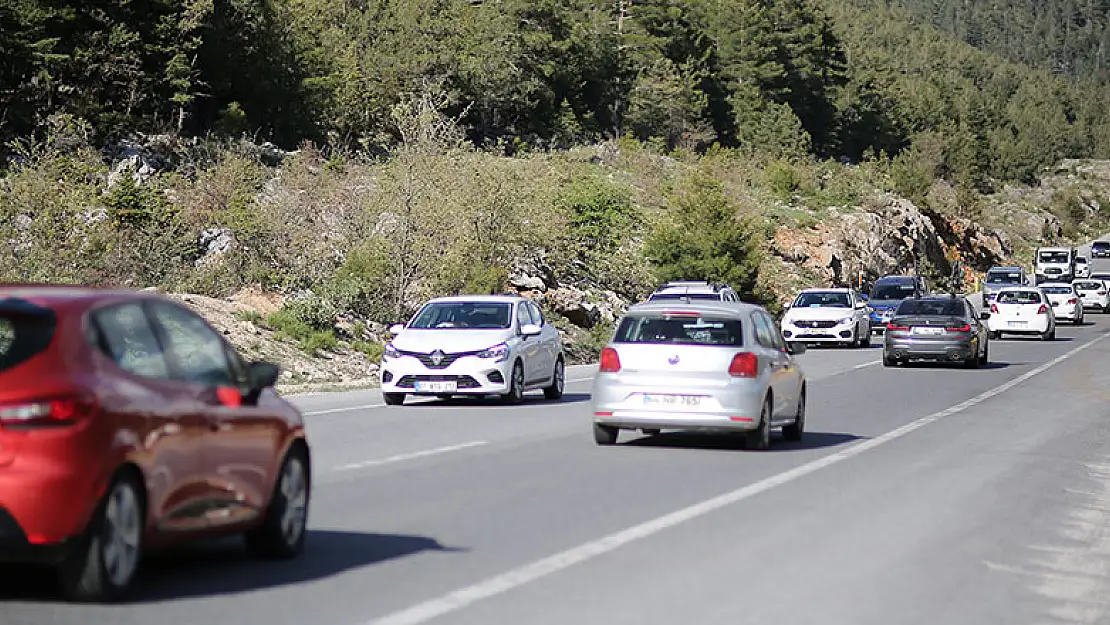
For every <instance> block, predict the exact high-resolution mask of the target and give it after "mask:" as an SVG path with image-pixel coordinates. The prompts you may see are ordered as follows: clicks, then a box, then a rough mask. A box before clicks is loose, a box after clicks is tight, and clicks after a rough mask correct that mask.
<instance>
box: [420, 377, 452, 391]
mask: <svg viewBox="0 0 1110 625" xmlns="http://www.w3.org/2000/svg"><path fill="white" fill-rule="evenodd" d="M457 390H459V383H458V382H456V381H455V380H450V381H447V382H417V383H416V392H417V393H454V392H455V391H457Z"/></svg>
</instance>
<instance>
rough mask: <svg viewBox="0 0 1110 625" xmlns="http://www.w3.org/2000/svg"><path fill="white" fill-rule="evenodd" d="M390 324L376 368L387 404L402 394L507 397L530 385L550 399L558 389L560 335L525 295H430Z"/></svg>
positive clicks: (515, 398) (562, 373)
mask: <svg viewBox="0 0 1110 625" xmlns="http://www.w3.org/2000/svg"><path fill="white" fill-rule="evenodd" d="M390 331H391V332H393V334H394V335H395V336H394V338H393V341H392V342H391V343H389V344H388V345H386V346H385V352H384V354H383V356H382V367H381V372H380V376H381V385H382V394H383V396H384V397H385V403H387V404H389V405H391V406H397V405H400V404H402V403H404V401H405V396H406V395H430V396H438V397H441V398H444V399H447V398H450V397H452V396H455V395H472V396H482V395H500V396H501V397H502V398H503V399H504V400H506V401H508V402H510V403H517V402H519V401H520V400H521V399H522V396H523V394H524V393H525V392H526V391H531V390H543V392H544V395H545V396H546V397H547V398H548V399H552V400H555V399H559V398H561V397H562V396H563V388H564V385H565V383H566V363H565V360H564V356H563V342H562V338H561V337H560V335H559V331H558V330H557V329H556V328H555V326H553V325H551V324H550V323H547V321H546V320H545V319H544V317H543V313H542V312H541V311H540V309H539V307H538V306H536V304H535V302H533V301H532V300H530V299H527V298H524V297H518V296H512V295H504V296H501V295H484V296H461V297H442V298H438V299H433V300H431V301H429V302H428V303H426V304H424V306H423V307H422V308H421V309H420V310H419V311H417V313H416V315H414V316H413V318H412V320H411V321H409V323H408V324H407V325H396V326H393V327H392V328H390Z"/></svg>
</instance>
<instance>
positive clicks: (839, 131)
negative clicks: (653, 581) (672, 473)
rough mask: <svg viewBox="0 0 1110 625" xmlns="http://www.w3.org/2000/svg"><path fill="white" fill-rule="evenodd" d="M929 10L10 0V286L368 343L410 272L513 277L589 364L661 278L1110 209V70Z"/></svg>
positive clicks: (452, 288)
mask: <svg viewBox="0 0 1110 625" xmlns="http://www.w3.org/2000/svg"><path fill="white" fill-rule="evenodd" d="M913 15H914V14H913V12H912V11H911V10H909V9H907V8H904V7H899V6H897V5H894V6H888V5H887V4H886V3H885V2H878V1H877V0H853V1H851V2H849V1H847V0H822V1H820V2H817V1H809V0H685V1H669V2H664V1H654V2H653V1H643V2H641V1H636V2H630V1H627V0H623V1H621V0H618V1H591V0H527V1H526V0H502V1H500V2H492V1H487V2H481V1H477V0H471V1H461V0H362V1H359V2H355V1H353V0H347V1H336V0H329V1H323V0H224V1H221V2H213V1H212V0H186V1H184V2H180V1H173V2H171V1H169V0H152V1H151V2H145V3H118V2H109V1H107V0H93V1H85V2H75V1H66V0H50V1H48V2H39V1H34V2H32V1H31V0H0V54H3V55H4V58H6V59H8V60H9V61H10V62H8V63H6V64H4V65H2V66H0V135H3V138H4V139H5V140H6V142H5V143H4V148H3V154H2V156H3V157H4V158H3V164H2V165H0V168H2V169H0V175H2V176H3V177H2V181H0V280H24V281H27V280H30V281H74V282H82V283H92V284H121V285H127V286H134V287H147V286H157V287H160V288H164V289H167V290H170V291H175V292H188V293H193V294H197V295H199V296H208V297H211V298H220V299H227V298H232V297H233V296H236V297H238V296H239V295H241V294H242V293H244V292H246V291H250V292H257V291H261V292H264V293H267V294H273V296H274V297H275V298H277V301H278V303H277V304H274V305H272V306H270V305H268V306H267V309H266V310H265V311H263V312H259V311H257V310H247V309H241V310H240V309H236V310H237V311H238V312H236V313H234V314H236V315H239V317H237V319H238V321H237V323H240V324H244V325H246V326H249V327H251V328H254V329H255V330H257V332H256V331H255V330H251V331H250V332H248V334H249V335H250V336H252V337H254V338H250V339H249V340H250V341H256V340H258V339H257V337H259V336H265V337H270V336H273V337H276V338H278V339H280V340H285V341H290V342H292V343H294V344H296V345H297V346H298V347H300V348H301V350H302V351H303V352H305V353H309V354H321V355H322V354H329V353H331V354H335V353H339V352H342V353H350V354H360V355H361V357H365V359H366V361H367V362H369V361H373V360H374V359H375V358H376V357H377V356H378V355H380V350H381V345H380V340H381V339H382V337H383V335H382V330H383V328H384V326H383V324H387V323H390V322H393V321H398V320H401V319H403V318H404V317H405V316H406V315H408V314H409V313H411V311H412V310H413V309H414V307H415V306H417V305H418V304H419V303H420V302H421V301H422V300H423V298H426V297H429V296H432V295H440V294H446V293H456V292H490V291H500V290H502V289H504V288H506V287H507V286H508V287H510V288H516V289H517V290H519V291H522V292H526V293H528V294H530V295H532V296H534V297H537V298H538V299H540V300H541V302H542V303H543V305H544V306H545V307H546V308H547V309H548V311H549V312H551V313H553V318H554V319H556V322H557V323H558V324H560V326H561V327H563V328H564V329H566V330H567V332H568V337H569V338H570V339H571V340H572V349H573V351H574V355H575V357H576V358H581V359H585V358H589V357H590V356H591V355H592V354H593V353H594V352H595V351H596V349H597V345H598V343H599V342H600V341H601V340H603V339H604V337H605V336H606V332H607V328H608V325H607V324H609V323H611V322H612V320H613V318H614V316H615V315H616V314H617V313H619V311H620V309H621V308H622V307H623V306H624V305H625V304H626V303H627V302H629V301H632V300H635V299H636V298H639V297H642V296H643V295H644V294H646V293H647V292H649V291H650V289H651V288H652V287H653V286H654V285H655V284H657V282H658V281H659V280H661V279H666V278H671V277H685V278H704V279H716V280H727V281H729V282H731V283H733V284H734V285H735V286H736V287H737V288H738V290H740V291H741V293H742V294H743V296H744V297H745V298H748V299H755V300H759V301H763V302H765V303H767V304H768V305H769V306H771V307H772V308H774V307H775V306H776V305H777V303H778V302H779V301H780V300H781V298H782V297H783V296H784V293H785V292H788V291H789V289H792V288H795V287H797V286H802V285H805V284H809V283H814V282H816V283H824V282H843V281H846V280H852V279H856V277H857V275H858V273H860V272H862V273H864V274H865V275H866V277H868V278H872V277H875V276H876V275H878V274H881V273H884V272H887V271H895V270H901V269H905V268H907V267H912V266H913V265H914V264H915V263H916V264H918V266H919V267H922V268H924V269H926V270H928V271H932V272H935V273H936V274H938V275H945V274H946V273H947V272H948V271H949V270H950V268H951V267H950V265H951V263H952V262H953V261H955V260H963V261H964V262H966V263H968V264H970V265H971V266H972V268H974V269H977V270H980V271H981V270H983V269H985V268H986V266H987V265H989V264H990V263H991V262H996V261H998V260H1000V259H1003V258H1006V257H1008V256H1010V255H1013V254H1023V253H1025V250H1026V249H1028V248H1029V247H1030V246H1033V245H1036V244H1037V243H1038V242H1040V241H1041V240H1054V241H1055V240H1059V241H1065V240H1072V239H1077V238H1079V237H1082V236H1087V235H1089V234H1090V233H1093V232H1098V231H1099V228H1101V227H1102V226H1103V224H1104V223H1105V221H1106V218H1105V217H1106V216H1105V214H1104V210H1103V206H1104V205H1105V204H1106V201H1105V198H1106V197H1107V196H1108V195H1110V184H1108V183H1107V181H1106V179H1105V178H1103V177H1100V176H1099V175H1095V174H1091V173H1089V172H1090V171H1095V170H1097V171H1102V170H1101V169H1098V167H1095V170H1090V167H1088V168H1087V169H1083V168H1082V167H1078V168H1077V167H1071V168H1070V169H1068V168H1066V169H1065V170H1061V173H1060V174H1059V175H1056V170H1055V167H1056V165H1057V164H1058V163H1059V162H1061V161H1062V160H1063V159H1066V158H1074V159H1099V158H1107V157H1110V111H1108V110H1107V107H1108V106H1110V98H1108V96H1110V88H1108V87H1107V86H1105V85H1104V84H1102V83H1100V82H1098V81H1095V80H1085V81H1077V80H1073V79H1072V78H1070V77H1067V76H1057V75H1054V74H1052V73H1051V72H1048V71H1044V70H1043V69H1038V68H1035V67H1031V66H1029V65H1026V64H1023V63H1018V62H1015V61H1014V60H1006V59H1005V58H1004V57H1003V56H1001V55H997V54H993V53H991V52H988V51H984V50H979V49H976V48H974V47H973V46H971V45H968V44H967V43H964V42H961V41H959V40H957V39H956V38H953V37H950V36H947V35H945V34H943V33H942V31H941V30H938V29H935V28H933V27H930V26H924V25H921V24H916V23H915V22H914V19H913ZM1084 167H1087V166H1084ZM1046 168H1048V169H1046ZM1045 175H1049V176H1051V177H1052V178H1051V179H1052V180H1053V183H1052V184H1051V185H1048V186H1046V185H1045V184H1042V180H1041V178H1042V177H1043V176H1045ZM1104 193H1106V195H1104ZM1030 198H1033V199H1030ZM853 229H855V230H853ZM860 229H867V230H868V237H870V238H868V237H860V236H858V235H859V234H860ZM861 241H871V243H868V245H869V246H870V247H872V248H874V249H873V250H871V251H870V252H869V251H868V250H863V249H861V248H860V242H861ZM787 248H789V249H787ZM879 248H882V249H879ZM980 248H982V249H980ZM919 261H920V262H919ZM233 299H234V298H233ZM198 301H199V300H198ZM236 301H238V300H236ZM212 308H213V310H215V309H216V308H218V306H215V305H213V307H212ZM221 310H223V309H221ZM224 312H226V311H224ZM224 312H221V314H224ZM228 314H231V313H228ZM225 316H226V315H225ZM243 340H244V341H247V340H248V339H247V338H244V339H243ZM360 366H361V365H358V364H357V363H355V364H351V363H347V364H345V365H344V367H345V368H347V369H357V368H359V367H360Z"/></svg>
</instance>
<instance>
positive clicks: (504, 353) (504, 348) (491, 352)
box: [476, 343, 509, 362]
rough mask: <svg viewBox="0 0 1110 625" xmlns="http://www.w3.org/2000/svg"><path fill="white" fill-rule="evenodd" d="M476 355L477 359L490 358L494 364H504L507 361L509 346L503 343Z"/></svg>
mask: <svg viewBox="0 0 1110 625" xmlns="http://www.w3.org/2000/svg"><path fill="white" fill-rule="evenodd" d="M476 355H477V356H478V357H479V358H492V359H493V361H494V362H505V361H506V360H508V359H509V346H508V345H506V344H505V343H498V344H497V345H494V346H493V347H491V348H489V349H486V350H483V351H480V352H478V353H477V354H476Z"/></svg>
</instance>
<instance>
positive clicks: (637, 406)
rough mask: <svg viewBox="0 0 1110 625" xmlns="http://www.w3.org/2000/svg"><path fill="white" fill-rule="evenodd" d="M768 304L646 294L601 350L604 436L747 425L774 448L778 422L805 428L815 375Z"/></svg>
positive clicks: (752, 438) (789, 432)
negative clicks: (660, 298) (809, 378)
mask: <svg viewBox="0 0 1110 625" xmlns="http://www.w3.org/2000/svg"><path fill="white" fill-rule="evenodd" d="M802 351H805V347H804V345H802V344H797V343H791V344H790V346H788V345H787V343H786V342H785V341H783V338H782V336H781V335H780V334H779V333H778V331H777V330H776V329H775V321H774V319H772V318H771V315H770V314H769V313H768V312H767V311H766V310H764V309H763V308H762V307H760V306H755V305H752V304H745V303H740V302H697V303H687V304H678V303H664V302H661V303H645V304H638V305H636V306H633V307H631V308H630V309H629V310H628V313H627V314H625V316H624V317H622V318H621V320H620V322H619V323H618V325H617V330H616V333H615V334H614V336H613V340H612V341H611V342H610V343H609V345H608V347H606V348H605V349H604V350H603V351H602V353H601V366H600V368H599V370H598V375H597V377H596V378H595V379H594V388H593V410H594V426H593V429H594V440H595V441H596V442H597V443H598V444H599V445H612V444H614V443H616V442H617V436H618V434H619V433H620V430H622V429H626V430H641V431H643V432H644V433H645V434H648V435H653V434H658V433H659V432H660V431H662V430H664V429H677V430H700V431H709V432H733V433H742V434H744V435H745V437H746V443H747V447H748V448H749V449H766V448H767V447H768V446H769V445H770V441H771V429H772V428H780V427H781V428H782V433H783V436H785V437H786V439H787V440H794V441H797V440H801V438H802V433H803V431H804V430H805V411H806V376H805V372H803V371H802V368H801V366H799V364H798V362H797V361H796V360H795V359H794V355H795V354H797V353H801V352H802Z"/></svg>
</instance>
